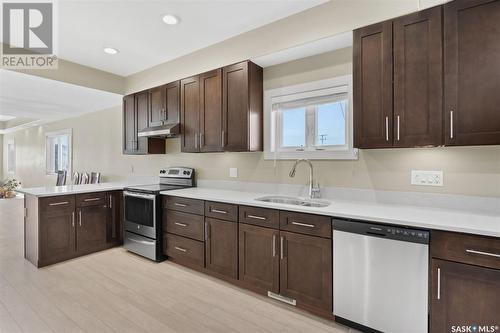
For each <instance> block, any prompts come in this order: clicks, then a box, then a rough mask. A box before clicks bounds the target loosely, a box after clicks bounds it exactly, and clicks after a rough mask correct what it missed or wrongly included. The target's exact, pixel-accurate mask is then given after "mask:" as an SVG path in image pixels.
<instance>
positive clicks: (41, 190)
mask: <svg viewBox="0 0 500 333" xmlns="http://www.w3.org/2000/svg"><path fill="white" fill-rule="evenodd" d="M144 184H146V183H141V182H112V183H100V184H82V185H66V186H48V187H32V188H25V189H19V190H17V192H19V193H23V194H28V195H34V196H36V197H53V196H57V195H70V194H79V193H91V192H103V191H117V190H123V188H124V187H127V186H132V185H144ZM148 184H149V183H148Z"/></svg>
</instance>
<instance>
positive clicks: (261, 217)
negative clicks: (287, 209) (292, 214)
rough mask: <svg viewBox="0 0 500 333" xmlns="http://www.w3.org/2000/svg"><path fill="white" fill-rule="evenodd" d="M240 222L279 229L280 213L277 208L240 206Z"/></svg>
mask: <svg viewBox="0 0 500 333" xmlns="http://www.w3.org/2000/svg"><path fill="white" fill-rule="evenodd" d="M239 222H240V223H246V224H253V225H257V226H261V227H268V228H273V229H279V227H280V215H279V211H278V210H276V209H268V208H259V207H250V206H240V216H239Z"/></svg>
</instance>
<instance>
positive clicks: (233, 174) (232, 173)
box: [229, 168, 238, 178]
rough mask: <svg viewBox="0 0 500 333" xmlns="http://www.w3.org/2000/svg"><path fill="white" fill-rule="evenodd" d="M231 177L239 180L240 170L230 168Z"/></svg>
mask: <svg viewBox="0 0 500 333" xmlns="http://www.w3.org/2000/svg"><path fill="white" fill-rule="evenodd" d="M229 177H231V178H238V168H229Z"/></svg>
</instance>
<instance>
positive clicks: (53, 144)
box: [45, 129, 72, 175]
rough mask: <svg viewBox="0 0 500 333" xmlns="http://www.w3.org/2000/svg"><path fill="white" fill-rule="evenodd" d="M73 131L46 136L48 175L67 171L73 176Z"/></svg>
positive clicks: (63, 131) (52, 133)
mask: <svg viewBox="0 0 500 333" xmlns="http://www.w3.org/2000/svg"><path fill="white" fill-rule="evenodd" d="M71 139H72V133H71V129H68V130H62V131H58V132H51V133H46V134H45V154H46V170H47V174H48V175H54V174H57V172H58V171H66V172H67V174H71Z"/></svg>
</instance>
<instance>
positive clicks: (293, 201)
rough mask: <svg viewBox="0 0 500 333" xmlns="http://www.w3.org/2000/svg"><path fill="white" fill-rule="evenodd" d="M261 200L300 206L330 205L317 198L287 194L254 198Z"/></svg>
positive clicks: (319, 206)
mask: <svg viewBox="0 0 500 333" xmlns="http://www.w3.org/2000/svg"><path fill="white" fill-rule="evenodd" d="M255 200H257V201H262V202H272V203H277V204H285V205H293V206H302V207H318V208H321V207H328V206H329V205H330V202H329V201H326V200H318V199H302V198H299V197H287V196H265V197H260V198H257V199H255Z"/></svg>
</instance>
